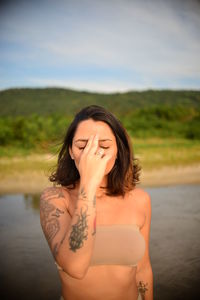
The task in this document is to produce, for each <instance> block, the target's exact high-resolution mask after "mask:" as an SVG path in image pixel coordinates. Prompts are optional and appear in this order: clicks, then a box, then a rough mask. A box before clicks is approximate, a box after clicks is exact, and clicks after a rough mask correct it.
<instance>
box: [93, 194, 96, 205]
mask: <svg viewBox="0 0 200 300" xmlns="http://www.w3.org/2000/svg"><path fill="white" fill-rule="evenodd" d="M93 206H94V207H95V206H96V195H95V196H94V198H93Z"/></svg>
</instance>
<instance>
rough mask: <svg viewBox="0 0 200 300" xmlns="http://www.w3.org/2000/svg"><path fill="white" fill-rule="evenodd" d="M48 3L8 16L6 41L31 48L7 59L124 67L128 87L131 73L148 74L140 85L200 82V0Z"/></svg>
mask: <svg viewBox="0 0 200 300" xmlns="http://www.w3.org/2000/svg"><path fill="white" fill-rule="evenodd" d="M44 3H45V1H43V6H41V7H40V6H39V4H38V6H37V5H34V4H33V3H32V4H30V3H28V4H26V5H25V4H24V6H23V7H21V8H20V7H19V8H18V9H17V8H15V9H16V11H15V12H14V13H13V15H12V14H11V13H10V18H4V19H3V21H2V26H3V27H2V30H1V33H0V34H1V36H2V38H3V40H4V41H7V42H11V43H12V42H15V43H17V44H18V45H19V47H20V45H22V46H23V45H25V46H26V47H27V46H28V51H29V52H28V53H27V52H25V51H23V50H21V51H18V52H17V53H16V52H14V53H13V51H12V49H10V50H8V51H7V52H6V55H5V54H4V57H5V56H6V58H7V60H8V59H9V56H10V57H11V59H12V61H13V60H18V61H19V60H20V62H21V61H22V60H23V59H24V58H25V60H27V61H28V63H29V62H31V61H33V62H34V61H38V62H39V64H40V62H41V66H42V65H44V66H45V65H47V66H49V67H52V68H54V67H57V68H59V67H62V66H65V67H66V68H68V66H73V65H74V66H75V67H76V68H77V67H81V68H82V67H84V66H93V67H95V68H96V70H97V71H98V68H101V69H102V68H107V69H112V68H114V69H120V68H122V69H123V70H127V72H128V74H129V75H127V77H129V83H127V85H128V86H129V84H132V83H130V78H131V75H130V74H131V73H132V77H133V78H134V76H135V74H139V75H140V76H141V77H142V78H143V82H141V83H139V82H138V86H140V84H144V83H146V85H148V84H149V83H150V82H151V84H152V85H155V81H158V80H163V84H164V82H166V84H167V82H170V81H172V83H173V82H174V81H175V82H178V81H179V82H180V81H181V80H182V79H184V78H196V79H198V80H200V79H199V74H200V59H199V53H200V18H199V13H200V5H198V2H197V1H194V0H191V1H185V0H183V1H177V0H176V1H173V0H170V1H166V0H160V1H158V0H154V1H153V0H152V1H141V0H140V1H139V0H134V1H130V0H107V1H105V0H102V1H94V0H82V1H71V2H70V1H56V2H54V1H50V2H46V6H45V5H44ZM47 3H48V4H49V5H47ZM28 5H29V6H30V5H31V9H30V7H29V9H28ZM45 8H46V9H45ZM11 16H13V17H12V18H11ZM22 16H23V18H22ZM102 76H105V75H103V74H102ZM116 76H117V75H116ZM47 77H48V76H47ZM55 80H58V79H55ZM79 80H80V78H79ZM102 80H103V78H102ZM112 80H115V81H117V78H114V79H112V78H111V79H110V81H111V82H112ZM118 81H120V80H118ZM59 82H60V79H59ZM82 82H84V79H83V80H82ZM98 85H101V84H100V83H98V84H97V87H98ZM124 85H125V86H126V84H125V83H124ZM136 85H137V84H136ZM105 88H106V87H105ZM132 88H134V84H133V85H132Z"/></svg>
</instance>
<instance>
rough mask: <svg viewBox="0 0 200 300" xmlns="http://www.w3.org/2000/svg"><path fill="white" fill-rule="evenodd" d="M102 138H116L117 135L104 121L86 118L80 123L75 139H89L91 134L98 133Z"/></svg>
mask: <svg viewBox="0 0 200 300" xmlns="http://www.w3.org/2000/svg"><path fill="white" fill-rule="evenodd" d="M97 133H98V135H99V139H100V138H104V139H106V138H110V139H112V140H115V136H114V134H113V132H112V129H111V128H110V126H109V125H108V124H106V123H105V122H102V121H94V120H92V119H89V120H85V121H82V122H80V123H79V125H78V127H77V129H76V132H75V135H74V140H75V139H78V138H85V139H89V137H90V136H91V135H95V134H97Z"/></svg>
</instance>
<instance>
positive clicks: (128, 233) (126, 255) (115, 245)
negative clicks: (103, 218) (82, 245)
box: [90, 224, 145, 266]
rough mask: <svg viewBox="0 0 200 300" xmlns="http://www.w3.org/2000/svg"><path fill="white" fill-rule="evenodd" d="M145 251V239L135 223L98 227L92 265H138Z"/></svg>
mask: <svg viewBox="0 0 200 300" xmlns="http://www.w3.org/2000/svg"><path fill="white" fill-rule="evenodd" d="M144 252H145V240H144V238H143V236H142V234H141V233H140V230H139V227H138V226H137V225H135V224H131V225H125V224H117V225H116V224H113V225H101V226H97V227H96V238H95V244H94V249H93V254H92V257H91V262H90V264H91V265H129V266H136V265H137V263H138V261H139V260H140V259H141V258H142V257H143V255H144Z"/></svg>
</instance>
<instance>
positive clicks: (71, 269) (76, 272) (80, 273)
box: [56, 263, 88, 280]
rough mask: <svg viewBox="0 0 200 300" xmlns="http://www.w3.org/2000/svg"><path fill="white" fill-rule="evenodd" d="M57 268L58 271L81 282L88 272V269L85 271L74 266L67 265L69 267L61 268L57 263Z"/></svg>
mask: <svg viewBox="0 0 200 300" xmlns="http://www.w3.org/2000/svg"><path fill="white" fill-rule="evenodd" d="M56 265H57V267H58V270H59V271H60V272H64V273H66V274H67V275H69V276H70V277H72V278H74V279H79V280H82V279H83V278H84V277H85V275H86V274H87V271H88V268H87V269H83V268H80V266H77V267H76V266H75V265H74V264H73V265H70V266H69V265H67V266H62V265H61V266H62V267H61V266H60V265H58V264H57V263H56Z"/></svg>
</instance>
